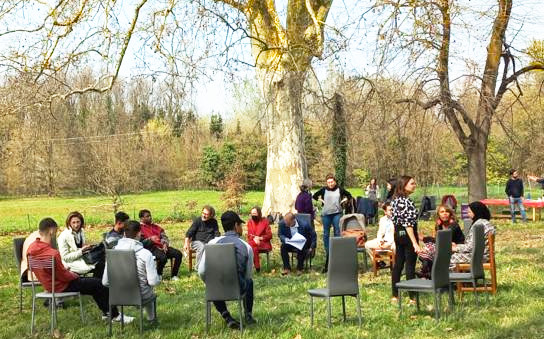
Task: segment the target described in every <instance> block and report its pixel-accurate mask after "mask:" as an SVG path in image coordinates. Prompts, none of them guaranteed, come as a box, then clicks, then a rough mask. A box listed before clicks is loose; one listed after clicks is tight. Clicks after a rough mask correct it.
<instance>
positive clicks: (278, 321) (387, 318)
mask: <svg viewBox="0 0 544 339" xmlns="http://www.w3.org/2000/svg"><path fill="white" fill-rule="evenodd" d="M160 194H161V195H163V194H164V195H166V196H168V194H169V193H160ZM179 194H180V193H175V194H171V195H170V197H179ZM164 198H165V196H162V197H161V199H164ZM161 199H158V200H161ZM74 201H79V200H74ZM139 201H141V202H140V203H142V202H143V201H144V200H143V199H142V200H139ZM153 203H154V204H157V205H152V206H159V205H160V203H157V202H156V201H154V202H153ZM56 205H60V204H59V203H58V202H57V203H56ZM149 205H151V202H149ZM58 209H59V211H57V213H61V212H63V211H62V210H61V208H58ZM152 209H153V208H152ZM43 211H47V209H45V208H44V209H43ZM2 213H4V214H5V213H6V212H5V211H3V212H2ZM496 225H497V240H496V253H497V254H496V255H497V258H496V260H497V265H498V272H497V274H498V282H499V288H498V294H497V295H496V296H491V297H490V301H489V303H488V304H487V305H485V306H482V307H480V308H476V307H475V306H474V303H473V299H472V295H470V294H467V295H466V296H465V299H464V300H463V301H462V302H461V303H460V307H459V304H458V308H457V309H456V311H455V313H453V314H451V315H449V316H448V317H446V318H444V319H443V320H441V321H439V322H436V321H435V320H434V319H433V318H432V315H433V311H432V310H431V309H426V307H427V305H431V304H432V302H431V298H430V297H428V296H423V297H422V305H423V309H424V311H422V312H420V313H416V312H415V310H414V308H412V307H405V313H404V315H403V316H402V317H400V318H399V313H398V309H397V307H396V306H395V305H391V304H390V302H389V299H390V295H391V291H390V285H391V283H390V275H389V272H388V271H387V270H382V271H381V272H380V274H379V276H378V277H376V278H374V277H373V276H372V274H371V273H362V272H361V274H360V275H359V284H360V290H361V294H362V314H363V325H362V327H360V328H359V327H358V326H357V320H356V311H355V302H354V299H353V298H348V299H347V314H348V321H347V322H346V323H343V322H342V320H341V314H342V312H341V304H340V299H339V298H337V299H338V300H334V303H333V326H332V328H331V329H328V328H327V327H326V325H325V324H326V309H325V303H324V302H323V301H321V300H317V308H316V324H315V325H314V327H313V328H312V327H310V317H309V299H308V296H307V294H306V290H307V289H309V288H315V287H323V286H325V283H326V282H325V276H324V275H322V274H320V273H318V272H319V271H320V270H321V268H322V265H323V253H322V252H319V253H318V255H317V256H316V260H315V261H314V267H313V270H312V271H311V272H309V273H306V274H304V275H302V276H287V277H282V276H281V275H280V274H279V271H280V264H281V259H280V257H279V251H278V249H279V246H278V244H277V237H274V239H273V240H274V242H275V243H274V251H273V255H272V257H271V260H272V266H273V267H272V271H271V272H268V273H261V274H259V275H256V276H255V278H254V280H255V295H256V297H255V307H254V316H255V318H256V319H257V320H258V324H257V325H254V326H251V327H249V328H247V330H246V331H245V332H244V337H246V338H262V339H269V338H278V339H280V338H285V339H292V338H304V339H306V338H380V339H381V338H422V339H423V338H425V339H427V338H456V339H457V338H475V339H481V338H484V339H491V338H505V339H506V338H542V337H543V336H544V335H543V334H542V333H544V300H543V298H542V295H544V263H543V261H542V252H543V251H544V241H543V240H544V236H543V235H542V234H543V231H544V223H528V224H517V225H515V226H512V225H510V224H508V223H505V222H503V221H497V222H496ZM164 226H165V228H166V230H167V233H168V234H169V235H170V236H171V238H172V239H173V242H174V243H173V244H174V246H175V247H178V248H179V247H181V246H182V245H181V244H182V240H183V237H182V235H183V233H184V230H185V229H186V228H187V227H188V223H169V224H165V225H164ZM430 227H431V224H430V223H428V222H426V223H422V225H421V228H422V229H425V230H426V231H427V232H428V231H429V229H430ZM106 229H107V228H106V226H97V227H92V228H91V229H89V230H88V232H87V234H88V237H89V238H90V241H91V242H93V241H98V239H99V238H100V234H101V233H102V232H104V231H105V230H106ZM318 230H319V226H318ZM369 230H370V233H371V234H372V235H374V234H375V232H376V227H375V226H371V227H369ZM273 232H274V234H276V228H275V226H274V227H273ZM11 241H12V235H2V236H0V255H1V256H2V258H4V260H2V262H1V263H0V298H1V299H2V303H1V304H0V312H2V315H3V316H2V317H1V318H0V327H1V328H2V330H1V331H0V338H31V336H30V328H29V323H30V293H29V291H28V290H26V291H25V294H24V295H25V297H24V309H23V312H22V313H21V314H19V313H18V311H17V307H16V305H17V295H18V294H17V278H16V277H17V273H16V269H15V265H14V262H13V255H12V244H11ZM318 248H319V250H321V249H322V241H321V238H319V241H318ZM360 258H361V257H360ZM262 259H263V260H264V256H263V257H262ZM263 266H264V264H263ZM180 276H181V279H180V281H178V282H175V283H174V282H171V281H169V280H165V281H164V282H163V283H162V284H161V285H160V286H159V287H158V288H157V290H156V291H157V294H158V316H159V320H160V323H159V325H158V327H156V328H147V329H146V331H145V333H144V338H156V339H159V338H160V339H166V338H204V337H209V338H232V337H238V336H239V334H237V332H236V331H232V330H229V329H227V328H225V326H224V323H223V322H222V320H221V319H220V317H219V315H218V314H217V312H215V310H213V313H212V325H211V330H210V332H209V335H206V332H205V318H204V302H203V299H204V285H203V283H202V282H201V281H200V279H199V278H198V277H197V275H196V274H194V273H193V274H189V272H188V271H187V266H186V260H185V258H184V262H183V265H182V271H181V274H180ZM481 300H482V299H481ZM405 301H406V300H405ZM442 304H443V305H444V307H445V304H446V300H445V298H444V300H443V303H442ZM84 309H85V317H86V322H85V323H84V324H82V323H81V322H80V320H79V315H78V308H77V304H76V303H74V302H72V303H69V305H68V308H67V309H66V310H60V311H59V315H58V317H59V318H58V319H59V326H58V329H59V333H58V334H59V335H58V337H63V338H74V339H75V338H104V337H106V333H107V326H106V323H105V322H103V321H101V320H100V319H99V318H100V312H99V310H98V308H97V307H96V306H95V304H94V303H93V301H92V299H91V298H89V297H84ZM230 309H231V311H232V312H233V314H234V316H237V315H238V313H237V307H236V306H235V305H234V304H232V305H230ZM38 311H39V312H40V314H39V315H38V318H37V321H36V324H37V334H36V335H35V338H46V337H48V336H49V334H48V331H49V318H48V315H47V313H46V309H45V308H44V307H43V306H41V305H39V306H38ZM128 313H129V314H131V315H137V312H136V310H135V309H131V308H129V309H128ZM298 335H300V337H298ZM114 338H139V335H138V327H137V325H136V324H131V325H129V326H127V327H126V328H125V332H124V334H121V332H120V326H119V325H116V326H114Z"/></svg>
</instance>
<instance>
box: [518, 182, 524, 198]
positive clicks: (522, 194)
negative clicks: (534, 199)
mask: <svg viewBox="0 0 544 339" xmlns="http://www.w3.org/2000/svg"><path fill="white" fill-rule="evenodd" d="M519 182H520V185H521V198H523V197H524V196H525V192H524V187H523V180H521V179H519Z"/></svg>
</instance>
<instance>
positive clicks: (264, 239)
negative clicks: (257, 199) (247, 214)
mask: <svg viewBox="0 0 544 339" xmlns="http://www.w3.org/2000/svg"><path fill="white" fill-rule="evenodd" d="M271 239H272V230H271V229H270V225H269V224H268V219H266V218H263V215H262V212H261V208H260V207H259V206H255V207H253V208H252V209H251V219H250V220H249V221H248V222H247V242H248V243H249V245H250V246H251V248H252V249H253V254H254V255H253V264H254V266H255V270H256V271H257V272H259V271H260V270H261V262H260V260H259V250H261V251H272V244H271V243H270V240H271Z"/></svg>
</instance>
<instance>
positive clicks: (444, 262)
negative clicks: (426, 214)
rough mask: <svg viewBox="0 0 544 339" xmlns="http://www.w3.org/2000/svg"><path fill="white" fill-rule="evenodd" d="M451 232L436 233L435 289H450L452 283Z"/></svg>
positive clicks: (433, 278) (433, 270)
mask: <svg viewBox="0 0 544 339" xmlns="http://www.w3.org/2000/svg"><path fill="white" fill-rule="evenodd" d="M450 259H451V230H449V229H448V230H441V231H438V232H437V233H436V254H435V257H434V261H433V268H432V271H431V279H432V281H433V287H434V288H435V289H437V288H442V287H448V285H449V283H450V270H449V266H450Z"/></svg>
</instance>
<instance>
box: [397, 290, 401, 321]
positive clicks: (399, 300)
mask: <svg viewBox="0 0 544 339" xmlns="http://www.w3.org/2000/svg"><path fill="white" fill-rule="evenodd" d="M397 298H398V302H399V315H400V316H402V292H401V291H400V290H399V295H398V297H397Z"/></svg>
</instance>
